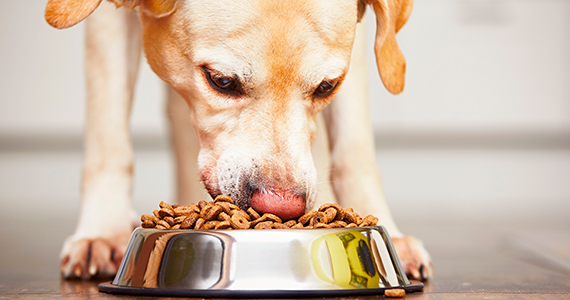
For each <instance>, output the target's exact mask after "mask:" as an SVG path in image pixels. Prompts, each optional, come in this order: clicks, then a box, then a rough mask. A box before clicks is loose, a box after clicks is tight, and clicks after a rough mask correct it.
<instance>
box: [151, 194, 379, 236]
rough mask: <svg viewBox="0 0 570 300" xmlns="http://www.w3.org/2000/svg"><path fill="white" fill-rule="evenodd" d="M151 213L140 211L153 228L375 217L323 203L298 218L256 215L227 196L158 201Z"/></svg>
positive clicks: (368, 222)
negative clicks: (181, 202)
mask: <svg viewBox="0 0 570 300" xmlns="http://www.w3.org/2000/svg"><path fill="white" fill-rule="evenodd" d="M159 206H160V209H157V210H155V211H153V215H142V216H141V221H142V224H141V226H142V227H143V228H156V229H272V228H275V229H287V228H291V229H303V228H306V229H309V228H343V227H365V226H374V225H376V224H377V223H378V218H376V217H374V216H372V215H368V216H366V217H364V218H362V217H360V216H359V215H358V214H357V213H355V212H354V211H353V209H352V208H342V207H340V205H338V204H334V203H329V204H323V205H322V206H321V207H319V209H318V210H317V211H314V210H312V211H309V212H307V213H305V214H304V215H302V216H301V217H299V218H298V219H293V220H287V221H283V220H281V218H279V217H278V216H276V215H274V214H270V213H265V214H263V215H260V214H259V213H258V212H256V211H255V210H254V209H253V208H248V209H247V211H245V210H243V209H240V208H239V207H238V206H237V205H235V204H234V201H233V200H232V198H230V197H228V196H218V197H216V199H214V201H210V202H206V201H203V200H202V201H200V202H198V203H195V204H190V205H186V206H182V205H170V204H168V203H165V202H164V201H163V202H160V204H159Z"/></svg>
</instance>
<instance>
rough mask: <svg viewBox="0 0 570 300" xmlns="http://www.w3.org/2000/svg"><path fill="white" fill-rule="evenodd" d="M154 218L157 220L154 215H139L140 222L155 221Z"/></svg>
mask: <svg viewBox="0 0 570 300" xmlns="http://www.w3.org/2000/svg"><path fill="white" fill-rule="evenodd" d="M155 220H156V221H158V219H157V218H156V216H151V215H142V216H141V222H144V221H152V222H155Z"/></svg>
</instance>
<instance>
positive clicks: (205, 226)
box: [201, 221, 220, 230]
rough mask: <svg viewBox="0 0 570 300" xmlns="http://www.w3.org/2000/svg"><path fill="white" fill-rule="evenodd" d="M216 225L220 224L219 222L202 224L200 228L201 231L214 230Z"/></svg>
mask: <svg viewBox="0 0 570 300" xmlns="http://www.w3.org/2000/svg"><path fill="white" fill-rule="evenodd" d="M218 223H220V221H208V222H206V223H204V225H203V226H202V228H201V229H205V230H208V229H214V228H216V225H218Z"/></svg>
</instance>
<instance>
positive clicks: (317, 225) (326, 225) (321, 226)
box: [313, 223, 331, 228]
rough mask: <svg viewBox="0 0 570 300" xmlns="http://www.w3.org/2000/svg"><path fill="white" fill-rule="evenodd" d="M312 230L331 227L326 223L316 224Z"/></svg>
mask: <svg viewBox="0 0 570 300" xmlns="http://www.w3.org/2000/svg"><path fill="white" fill-rule="evenodd" d="M313 228H331V226H330V225H329V224H326V223H317V224H315V225H313Z"/></svg>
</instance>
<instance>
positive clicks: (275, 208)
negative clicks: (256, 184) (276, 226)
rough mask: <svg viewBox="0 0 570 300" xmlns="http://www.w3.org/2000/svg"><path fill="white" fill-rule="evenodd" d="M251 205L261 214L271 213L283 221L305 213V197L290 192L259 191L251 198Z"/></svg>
mask: <svg viewBox="0 0 570 300" xmlns="http://www.w3.org/2000/svg"><path fill="white" fill-rule="evenodd" d="M249 205H250V206H251V207H253V209H255V211H257V212H259V213H271V214H274V215H277V216H278V217H279V218H281V219H282V220H283V221H285V220H290V219H294V218H298V217H300V216H302V215H303V214H304V213H305V200H304V199H303V196H301V195H298V194H293V193H288V192H281V191H268V190H257V191H255V192H254V193H253V195H252V196H251V199H250V200H249Z"/></svg>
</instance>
